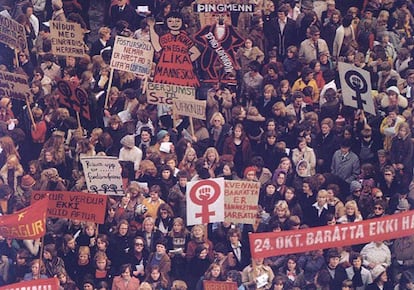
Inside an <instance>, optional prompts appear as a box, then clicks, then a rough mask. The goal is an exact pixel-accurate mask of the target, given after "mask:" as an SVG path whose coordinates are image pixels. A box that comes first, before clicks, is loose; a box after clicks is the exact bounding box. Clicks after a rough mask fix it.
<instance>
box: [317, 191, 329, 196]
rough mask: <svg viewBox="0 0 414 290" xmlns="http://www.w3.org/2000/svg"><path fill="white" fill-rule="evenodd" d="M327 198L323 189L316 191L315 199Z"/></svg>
mask: <svg viewBox="0 0 414 290" xmlns="http://www.w3.org/2000/svg"><path fill="white" fill-rule="evenodd" d="M320 196H321V197H328V191H326V190H325V189H321V190H319V191H318V194H317V197H320Z"/></svg>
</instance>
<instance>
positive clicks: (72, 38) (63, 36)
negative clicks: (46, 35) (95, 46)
mask: <svg viewBox="0 0 414 290" xmlns="http://www.w3.org/2000/svg"><path fill="white" fill-rule="evenodd" d="M50 40H51V42H52V53H53V54H55V55H63V56H73V57H83V55H84V54H85V43H84V41H83V31H82V28H81V26H80V24H78V23H75V22H62V21H50Z"/></svg>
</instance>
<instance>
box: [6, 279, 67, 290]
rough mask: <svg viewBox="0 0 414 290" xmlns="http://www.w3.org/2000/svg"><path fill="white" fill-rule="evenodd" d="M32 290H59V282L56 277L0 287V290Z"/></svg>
mask: <svg viewBox="0 0 414 290" xmlns="http://www.w3.org/2000/svg"><path fill="white" fill-rule="evenodd" d="M34 289H38V290H40V289H43V290H58V289H60V287H59V280H58V278H56V277H54V278H49V279H34V280H30V281H23V282H19V283H14V284H9V285H6V286H2V287H0V290H34Z"/></svg>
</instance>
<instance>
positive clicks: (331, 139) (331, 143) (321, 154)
mask: <svg viewBox="0 0 414 290" xmlns="http://www.w3.org/2000/svg"><path fill="white" fill-rule="evenodd" d="M315 144H316V147H315V153H316V159H317V160H318V159H322V160H323V164H322V165H320V166H318V172H321V173H324V172H329V171H330V170H331V163H332V156H333V155H334V153H335V151H336V150H337V149H338V148H339V144H338V141H337V138H336V136H335V134H333V132H331V133H329V134H328V136H326V137H325V138H324V137H323V136H322V133H319V134H318V135H317V136H316V140H315Z"/></svg>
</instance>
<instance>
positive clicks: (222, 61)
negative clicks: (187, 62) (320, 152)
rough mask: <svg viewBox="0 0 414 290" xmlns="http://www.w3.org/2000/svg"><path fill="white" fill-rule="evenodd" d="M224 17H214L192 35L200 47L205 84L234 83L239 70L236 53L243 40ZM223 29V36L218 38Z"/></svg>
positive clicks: (226, 17)
mask: <svg viewBox="0 0 414 290" xmlns="http://www.w3.org/2000/svg"><path fill="white" fill-rule="evenodd" d="M225 15H226V14H223V15H220V17H219V19H216V17H214V21H213V22H212V23H210V24H208V25H206V26H204V27H202V28H201V29H200V30H199V31H198V32H197V33H196V34H195V35H194V41H195V42H196V43H197V44H198V45H199V46H200V47H201V49H200V51H201V57H200V67H201V73H202V74H203V78H204V81H205V82H217V81H220V82H226V83H231V82H234V77H235V75H236V71H237V70H239V69H240V65H239V64H238V61H237V59H236V51H237V50H238V49H239V48H240V47H241V46H242V45H243V43H244V39H243V38H242V37H241V35H240V34H239V33H238V32H237V29H235V28H234V27H233V26H232V25H231V22H230V21H229V19H230V17H228V16H225ZM223 29H224V35H223V36H221V37H218V36H217V35H220V33H221V32H219V31H222V30H223Z"/></svg>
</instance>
